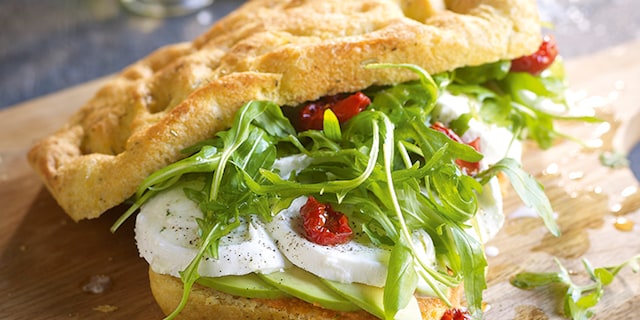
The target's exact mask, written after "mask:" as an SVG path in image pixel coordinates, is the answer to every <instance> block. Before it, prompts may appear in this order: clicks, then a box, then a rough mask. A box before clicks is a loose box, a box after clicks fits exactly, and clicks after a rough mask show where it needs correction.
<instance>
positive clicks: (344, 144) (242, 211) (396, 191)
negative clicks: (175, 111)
mask: <svg viewBox="0 0 640 320" xmlns="http://www.w3.org/2000/svg"><path fill="white" fill-rule="evenodd" d="M366 68H405V69H408V70H411V71H413V72H415V73H416V74H417V75H418V80H416V81H410V82H406V83H402V84H397V85H394V86H387V87H376V88H370V89H368V90H367V92H366V93H367V94H368V95H369V96H370V97H371V98H372V103H371V105H370V106H369V107H368V109H367V110H366V111H363V112H361V113H359V114H358V115H356V116H355V117H353V118H352V119H351V120H350V121H348V122H347V123H345V124H344V125H343V126H342V127H341V126H340V124H339V122H338V121H337V119H336V118H335V115H334V114H333V113H332V112H330V111H329V112H326V114H325V118H324V122H325V123H324V130H323V131H320V130H307V131H304V132H302V133H296V132H295V130H294V129H293V126H292V125H291V122H290V121H289V119H287V118H286V117H285V116H284V114H283V113H282V110H281V109H280V107H279V106H277V105H275V104H273V103H271V102H265V101H253V102H250V103H247V104H246V105H245V106H243V107H242V108H241V109H240V110H239V111H238V113H237V114H236V117H235V118H234V123H233V125H232V127H231V128H230V129H229V130H226V131H223V132H220V133H218V134H217V135H216V136H215V137H213V139H211V140H207V141H204V142H202V143H199V144H198V145H197V146H195V147H193V148H188V149H187V150H186V152H188V153H190V154H192V155H191V156H189V157H187V158H185V159H183V160H181V161H178V162H176V163H174V164H172V165H169V166H167V167H166V168H164V169H161V170H159V171H157V172H155V173H154V174H152V175H151V176H149V177H148V178H147V179H146V180H145V181H144V182H143V184H142V185H141V186H140V188H139V189H138V192H137V193H136V196H135V199H134V200H135V203H134V205H133V206H132V207H131V208H130V210H128V211H127V212H126V213H125V214H124V215H123V216H122V217H121V219H120V220H119V222H118V223H117V224H116V225H114V228H117V225H119V223H121V221H124V219H126V218H127V217H129V216H130V215H131V214H133V212H135V211H136V210H137V209H138V208H139V207H140V206H141V205H142V204H143V203H144V202H145V201H147V200H148V199H149V198H150V197H152V196H154V195H155V194H156V193H158V192H160V191H161V190H164V189H166V188H171V187H176V183H178V182H181V181H185V180H187V179H197V180H198V181H199V183H198V184H190V185H189V187H187V188H184V191H185V194H186V195H187V196H188V197H189V198H190V199H192V200H194V201H195V202H197V203H198V204H199V206H200V208H201V211H202V213H203V216H202V218H200V219H197V223H198V226H199V228H200V232H201V240H200V243H199V246H200V247H199V252H198V255H197V256H196V257H195V258H194V260H193V261H191V264H190V265H189V267H188V268H187V269H185V270H184V271H183V272H182V273H181V278H182V280H183V282H184V292H183V298H182V301H181V303H180V305H179V307H178V308H177V309H176V311H175V312H174V313H173V314H172V316H174V315H176V314H177V313H178V312H179V309H180V308H182V307H183V306H184V303H186V299H187V298H188V293H189V290H190V289H191V286H192V285H193V283H194V282H195V281H196V280H197V279H198V278H199V277H200V275H199V274H198V272H197V266H198V264H199V262H200V260H201V259H202V258H203V257H205V256H209V257H212V258H215V257H217V250H218V242H219V240H220V238H221V237H223V236H224V235H226V234H227V233H228V232H230V230H232V229H233V228H235V226H236V225H237V223H239V221H240V220H241V219H243V218H244V217H246V216H248V215H258V216H259V217H261V218H263V219H265V220H269V219H271V218H272V217H273V215H275V214H277V213H278V212H280V211H281V210H282V209H285V208H287V207H289V206H290V204H291V202H292V201H293V200H294V199H295V198H297V197H299V196H306V195H313V196H315V197H317V198H318V199H320V200H321V201H322V202H331V203H332V205H333V206H334V207H335V208H337V209H340V210H341V211H343V212H346V213H348V214H349V215H350V218H357V220H358V221H363V227H362V229H363V230H364V232H365V234H366V235H368V236H369V238H370V240H371V242H372V243H374V244H375V245H378V246H380V247H385V248H391V255H392V257H393V259H392V260H391V261H390V264H389V273H388V275H387V286H386V288H385V292H384V299H383V303H384V306H385V315H386V316H387V317H392V316H393V315H395V314H396V313H397V311H398V310H400V309H401V308H403V307H404V306H406V304H407V302H408V301H409V300H408V299H410V295H411V294H412V293H413V292H414V291H415V287H416V285H417V281H418V280H417V279H418V278H421V279H422V280H424V281H425V282H426V283H427V284H428V285H429V287H430V288H431V289H432V290H433V292H434V293H435V294H436V295H437V296H439V297H440V298H442V299H443V301H445V302H446V303H449V301H448V300H447V297H446V294H445V293H444V287H453V286H457V285H459V284H460V282H461V281H462V280H464V283H465V286H464V287H465V293H466V296H467V301H468V303H469V308H470V310H472V312H473V314H474V316H476V317H480V315H481V302H482V292H483V290H484V289H485V288H486V281H485V278H484V271H485V269H486V260H485V258H484V255H483V251H482V245H481V244H480V243H479V242H478V241H477V240H476V239H474V238H473V237H471V235H470V234H469V233H468V232H466V230H465V229H467V228H469V227H470V226H469V225H468V220H469V219H472V218H473V217H474V215H475V214H476V211H477V209H478V208H477V205H478V204H477V194H478V193H479V192H481V191H482V185H483V184H485V183H487V182H488V180H489V179H491V178H492V177H493V176H495V175H496V174H497V172H499V171H503V172H505V173H506V174H507V175H508V176H509V177H510V179H511V180H512V183H513V184H514V188H515V189H516V191H518V193H519V194H520V195H521V196H524V199H525V203H526V204H528V205H531V206H533V207H535V208H536V209H537V210H538V211H539V212H540V215H541V216H542V217H543V219H544V220H545V223H546V224H547V225H548V227H549V228H550V229H551V230H554V229H553V227H554V225H553V224H552V223H553V219H552V212H551V209H550V206H548V200H547V202H546V203H545V199H546V197H545V196H544V193H543V192H542V189H541V187H540V185H539V184H537V183H536V182H535V180H533V178H532V177H531V176H528V175H526V174H525V173H524V172H523V171H522V169H521V168H520V167H519V166H518V164H517V163H515V161H513V160H503V161H501V162H499V163H498V164H496V165H495V166H494V167H492V168H490V169H489V170H486V171H485V172H482V173H480V174H479V175H478V176H476V177H475V178H474V177H470V176H468V175H466V174H463V173H462V171H461V170H460V168H459V167H458V166H457V165H456V163H455V161H456V159H461V160H465V161H469V162H475V161H479V160H480V159H482V154H480V153H479V152H477V151H476V150H475V149H473V148H472V147H470V146H468V145H466V144H462V143H457V142H455V141H453V140H452V139H450V138H449V137H447V136H446V135H445V134H443V133H441V132H438V131H436V130H433V129H431V128H430V127H429V124H430V123H431V122H432V121H435V119H433V118H434V117H435V116H436V112H434V110H435V102H436V98H437V95H438V93H439V91H440V90H445V89H447V90H448V89H451V90H454V91H455V90H457V89H458V90H460V92H462V93H464V94H470V95H475V96H477V97H479V98H480V99H481V100H483V107H482V110H480V113H479V114H480V116H481V117H486V118H489V119H491V120H492V121H495V122H496V123H500V125H504V126H508V127H509V126H510V127H512V128H515V129H516V130H520V131H522V132H523V134H524V131H525V128H526V129H527V131H528V132H527V133H529V131H531V132H534V129H531V128H529V127H527V125H529V126H534V125H533V124H531V123H529V122H530V121H533V120H536V119H542V121H546V120H545V119H547V120H554V119H556V118H553V117H547V114H546V113H544V111H540V110H537V109H535V110H533V109H530V108H529V107H530V106H526V107H525V108H523V107H522V104H523V103H531V101H529V100H526V99H524V98H527V97H525V96H523V97H524V98H523V97H520V98H519V99H520V100H521V101H516V100H515V98H512V97H511V96H510V95H509V93H512V92H515V93H519V91H517V90H515V89H514V90H515V91H513V90H507V89H509V88H508V87H505V86H501V85H502V84H504V83H506V84H507V85H508V84H509V83H510V82H514V83H516V82H522V81H524V80H522V81H520V80H518V81H516V80H517V79H516V78H517V77H516V78H510V74H503V73H504V63H497V64H495V65H492V66H486V68H489V69H491V70H492V71H491V72H489V73H480V72H477V70H475V71H474V70H460V71H459V72H457V73H456V75H455V76H454V75H453V74H440V75H436V76H435V77H434V78H432V77H431V76H430V75H429V74H427V73H426V72H425V71H424V70H422V69H420V68H419V67H417V66H414V65H405V64H398V65H394V64H376V65H368V66H366ZM487 75H490V76H488V77H487ZM456 79H457V80H456ZM461 79H466V80H464V81H463V80H461ZM514 79H516V80H514ZM525 80H526V79H525ZM462 82H464V84H461V83H462ZM476 83H478V84H476ZM550 83H551V82H548V81H544V82H542V85H543V87H539V88H538V89H536V92H537V94H541V95H542V94H551V93H553V92H554V91H553V90H552V89H549V88H548V87H546V86H551V85H550ZM543 89H544V90H547V91H544V90H543ZM525 100H526V101H525ZM483 110H484V111H483ZM539 114H542V115H543V116H544V117H547V118H544V117H540V116H539ZM474 116H475V114H471V113H470V114H468V115H465V116H463V117H460V118H459V119H458V120H456V123H455V126H456V130H458V131H460V132H459V133H463V132H464V130H466V128H467V126H468V122H469V120H470V118H471V117H474ZM540 125H547V124H546V123H543V124H540ZM535 126H538V124H535ZM520 131H517V134H519V133H518V132H520ZM541 132H542V133H541V134H540V136H541V140H544V139H547V138H546V137H544V134H548V135H552V134H549V133H548V132H545V131H544V130H541ZM549 132H550V131H549ZM197 148H200V149H199V150H198V149H197ZM292 154H304V155H306V156H307V157H308V158H309V159H311V165H310V166H308V167H307V168H304V169H302V170H300V171H297V172H293V173H291V175H290V176H289V177H287V178H283V177H281V176H280V175H279V172H278V171H277V170H274V169H273V163H274V162H275V159H276V158H281V157H286V156H289V155H292ZM342 209H344V210H342ZM555 228H556V229H557V226H555ZM416 230H421V232H422V231H424V232H426V233H428V234H429V236H430V237H431V238H432V240H433V243H434V246H435V250H436V259H437V262H436V264H435V268H434V265H432V264H431V263H430V262H427V261H424V258H422V255H418V254H416V252H417V250H418V249H416V247H415V245H414V243H413V241H412V234H413V232H414V231H416ZM556 231H557V230H556ZM594 272H595V271H594ZM598 272H600V273H603V272H601V271H598ZM603 274H604V273H603Z"/></svg>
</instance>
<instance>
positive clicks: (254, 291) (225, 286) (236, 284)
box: [196, 273, 288, 299]
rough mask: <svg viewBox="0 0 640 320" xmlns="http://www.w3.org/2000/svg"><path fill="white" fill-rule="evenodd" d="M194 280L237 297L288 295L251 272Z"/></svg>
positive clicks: (277, 296) (269, 297)
mask: <svg viewBox="0 0 640 320" xmlns="http://www.w3.org/2000/svg"><path fill="white" fill-rule="evenodd" d="M196 282H197V283H199V284H201V285H203V286H206V287H210V288H213V289H216V290H218V291H220V292H224V293H228V294H232V295H234V296H239V297H246V298H264V299H275V298H282V297H286V296H288V295H287V294H286V293H284V292H282V291H280V290H279V289H277V288H276V287H274V286H272V285H269V284H268V283H266V282H265V281H264V280H262V279H260V277H258V276H257V275H255V274H253V273H250V274H246V275H242V276H223V277H202V278H200V279H198V280H197V281H196Z"/></svg>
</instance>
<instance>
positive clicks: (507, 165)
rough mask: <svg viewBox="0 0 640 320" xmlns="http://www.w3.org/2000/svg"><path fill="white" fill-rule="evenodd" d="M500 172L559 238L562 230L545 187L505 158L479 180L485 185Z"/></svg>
mask: <svg viewBox="0 0 640 320" xmlns="http://www.w3.org/2000/svg"><path fill="white" fill-rule="evenodd" d="M498 172H503V173H505V174H506V175H507V177H508V178H509V181H510V182H511V185H512V186H513V189H514V190H515V192H516V193H517V194H518V196H519V197H520V199H522V202H523V203H524V204H525V205H526V206H527V207H529V208H532V209H534V210H535V211H536V213H537V214H538V215H539V216H540V217H541V218H542V221H544V224H545V226H546V227H547V229H549V232H551V234H553V235H554V236H559V235H560V228H559V227H558V224H557V223H556V220H555V218H554V217H553V209H552V208H551V203H550V202H549V198H547V196H546V195H545V194H544V188H543V186H542V185H541V184H540V183H539V182H538V181H536V180H535V178H533V176H531V175H530V174H529V173H527V172H526V171H524V170H523V169H522V165H521V164H520V163H518V162H517V161H516V160H514V159H511V158H504V159H502V160H500V161H498V162H497V163H496V164H494V165H493V166H491V167H490V168H489V169H487V170H485V171H483V172H480V173H479V174H478V175H477V178H478V179H480V181H481V183H483V184H484V183H486V182H488V181H489V180H490V179H491V178H493V177H495V176H496V175H497V174H498Z"/></svg>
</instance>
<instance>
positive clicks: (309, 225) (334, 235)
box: [300, 197, 353, 246]
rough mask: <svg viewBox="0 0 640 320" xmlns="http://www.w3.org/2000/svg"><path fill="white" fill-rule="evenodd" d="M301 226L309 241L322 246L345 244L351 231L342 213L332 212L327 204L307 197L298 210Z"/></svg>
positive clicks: (349, 238) (349, 237)
mask: <svg viewBox="0 0 640 320" xmlns="http://www.w3.org/2000/svg"><path fill="white" fill-rule="evenodd" d="M300 214H301V215H302V219H303V222H302V225H303V228H304V231H305V234H306V236H307V239H309V241H312V242H313V243H317V244H319V245H323V246H333V245H337V244H342V243H347V242H349V240H351V235H352V234H353V231H352V230H351V227H350V226H349V219H348V218H347V216H345V215H344V214H343V213H342V212H338V211H334V210H333V208H331V205H329V204H323V203H320V202H318V200H316V199H315V198H314V197H309V198H308V199H307V202H306V203H305V204H304V205H303V206H302V208H300Z"/></svg>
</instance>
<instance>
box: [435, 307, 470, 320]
mask: <svg viewBox="0 0 640 320" xmlns="http://www.w3.org/2000/svg"><path fill="white" fill-rule="evenodd" d="M440 320H471V315H470V314H469V311H466V310H461V309H457V308H456V309H449V310H447V311H445V312H444V314H443V315H442V318H440Z"/></svg>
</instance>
